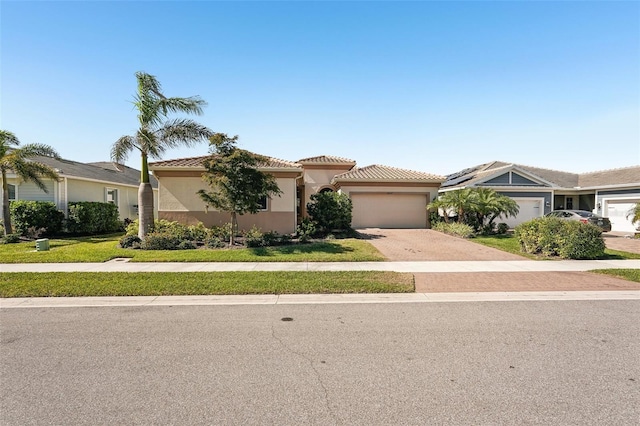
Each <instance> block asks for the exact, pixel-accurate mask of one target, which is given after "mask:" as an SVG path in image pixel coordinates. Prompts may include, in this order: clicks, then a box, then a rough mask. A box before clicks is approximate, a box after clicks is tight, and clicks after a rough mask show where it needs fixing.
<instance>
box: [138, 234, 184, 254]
mask: <svg viewBox="0 0 640 426" xmlns="http://www.w3.org/2000/svg"><path fill="white" fill-rule="evenodd" d="M182 241H184V240H183V239H181V238H180V237H178V236H176V235H172V234H163V233H158V232H151V233H149V234H147V235H146V236H145V237H144V240H142V243H141V244H140V248H142V249H143V250H179V249H180V243H182Z"/></svg>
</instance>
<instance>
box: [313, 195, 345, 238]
mask: <svg viewBox="0 0 640 426" xmlns="http://www.w3.org/2000/svg"><path fill="white" fill-rule="evenodd" d="M310 198H311V202H310V203H307V212H308V213H309V216H310V217H311V219H312V220H313V221H314V222H315V224H316V228H317V230H318V231H319V232H320V233H328V232H331V231H332V230H340V231H346V230H349V229H351V219H352V210H353V205H352V203H351V199H350V198H349V196H348V195H347V194H343V193H338V192H319V193H317V194H313V195H311V197H310Z"/></svg>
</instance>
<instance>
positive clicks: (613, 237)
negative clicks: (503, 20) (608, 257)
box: [602, 232, 640, 254]
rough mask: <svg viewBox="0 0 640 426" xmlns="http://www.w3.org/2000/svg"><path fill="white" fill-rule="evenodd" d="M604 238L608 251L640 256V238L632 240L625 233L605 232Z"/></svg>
mask: <svg viewBox="0 0 640 426" xmlns="http://www.w3.org/2000/svg"><path fill="white" fill-rule="evenodd" d="M602 236H603V237H604V243H605V244H606V246H607V248H608V249H611V250H620V251H626V252H629V253H638V254H640V238H631V237H630V235H629V233H623V232H605V233H603V234H602Z"/></svg>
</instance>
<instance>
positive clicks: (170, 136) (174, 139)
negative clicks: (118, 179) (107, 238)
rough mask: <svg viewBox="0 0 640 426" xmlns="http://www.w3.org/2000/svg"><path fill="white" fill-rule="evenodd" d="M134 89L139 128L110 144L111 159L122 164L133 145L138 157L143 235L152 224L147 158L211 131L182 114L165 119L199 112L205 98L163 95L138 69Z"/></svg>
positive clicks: (190, 142)
mask: <svg viewBox="0 0 640 426" xmlns="http://www.w3.org/2000/svg"><path fill="white" fill-rule="evenodd" d="M136 79H137V80H138V91H137V93H136V95H135V96H134V102H133V105H134V106H135V108H136V109H137V110H138V122H139V123H140V128H139V129H138V131H137V132H136V134H135V135H133V136H122V137H121V138H120V139H118V140H117V141H116V142H115V143H114V144H113V146H112V147H111V160H112V161H113V162H115V163H116V164H122V163H124V161H125V160H126V159H127V157H128V155H129V153H130V152H131V151H132V150H134V149H137V150H138V151H140V155H141V157H142V167H141V172H140V188H139V189H138V209H139V210H138V217H139V219H140V222H139V231H138V236H139V237H140V238H144V237H145V236H146V235H147V233H148V232H149V231H150V229H151V228H152V227H153V189H152V188H151V183H150V182H149V166H148V163H147V162H148V158H149V157H151V158H152V159H160V158H161V157H162V154H164V153H165V152H166V151H167V150H168V149H171V148H177V147H179V146H187V147H191V146H193V145H195V144H196V143H197V142H202V141H206V140H207V139H208V138H209V137H210V136H212V135H213V132H212V131H211V130H209V129H208V128H207V127H205V126H202V125H201V124H198V123H196V122H195V121H193V120H189V119H185V118H176V119H172V120H168V119H167V115H168V114H169V113H172V112H177V113H187V114H196V115H201V114H202V108H203V107H204V106H205V105H206V102H205V101H203V100H202V99H200V98H199V97H197V96H193V97H189V98H167V97H165V96H164V95H163V94H162V88H161V86H160V83H159V82H158V80H157V79H156V77H155V76H153V75H149V74H147V73H144V72H141V71H138V72H137V73H136Z"/></svg>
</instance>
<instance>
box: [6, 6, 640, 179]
mask: <svg viewBox="0 0 640 426" xmlns="http://www.w3.org/2000/svg"><path fill="white" fill-rule="evenodd" d="M136 71H145V72H147V73H150V74H152V75H155V76H156V77H157V78H158V80H159V81H160V83H161V84H162V88H163V91H164V94H165V95H167V96H180V97H186V96H195V95H198V96H200V97H201V98H202V99H204V100H205V101H206V102H207V103H208V105H207V107H206V108H205V110H204V114H203V115H202V116H199V117H198V116H196V117H193V118H194V119H195V120H197V121H198V122H199V123H201V124H203V125H205V126H208V127H209V128H211V129H212V130H214V131H216V132H223V133H227V134H229V135H239V144H240V147H241V148H244V149H248V150H251V151H254V152H258V153H260V154H264V155H268V156H272V157H275V158H281V159H285V160H289V161H296V160H299V159H302V158H307V157H313V156H317V155H335V156H340V157H346V158H349V159H353V160H355V161H357V163H358V166H361V167H362V166H366V165H369V164H383V165H387V166H393V167H399V168H404V169H411V170H418V171H423V172H428V173H435V174H439V175H447V174H451V173H454V172H456V171H459V170H461V169H464V168H467V167H471V166H474V165H478V164H482V163H486V162H490V161H494V160H499V161H506V162H513V163H518V164H524V165H529V166H534V167H544V168H550V169H555V170H564V171H569V172H575V173H582V172H588V171H596V170H603V169H612V168H618V167H626V166H632V165H638V164H640V2H638V1H626V2H625V1H589V2H571V1H557V2H554V1H527V2H524V1H496V2H489V1H473V2H457V1H441V2H431V1H414V2H385V1H381V2H368V1H355V2H339V1H327V2H303V1H298V2H286V1H285V2H269V1H260V2H214V1H192V2H168V1H167V2H159V1H158V2H154V1H140V2H133V1H113V2H107V1H77V2H56V1H48V2H43V1H26V2H25V1H6V0H2V1H1V2H0V129H3V130H9V131H11V132H13V133H15V134H16V136H17V137H18V138H19V139H20V141H21V142H22V143H23V144H24V143H34V142H38V143H45V144H49V145H51V146H53V147H54V148H55V149H57V150H58V152H59V153H60V154H61V156H62V157H63V158H66V159H69V160H74V161H80V162H91V161H108V160H109V159H110V149H111V146H112V145H113V143H114V142H115V141H116V140H117V139H118V138H119V137H120V136H123V135H129V134H134V133H135V131H136V128H137V124H138V123H137V118H136V111H135V110H134V108H133V105H132V100H133V96H134V94H135V91H136V81H135V73H136ZM207 153H208V144H207V143H202V144H201V145H198V146H197V147H192V148H182V149H177V150H171V151H169V152H167V153H166V155H165V156H164V159H172V158H182V157H192V156H199V155H206V154H207ZM127 164H128V165H130V166H131V167H135V168H138V169H139V168H140V156H139V154H138V153H137V152H132V153H131V155H130V157H129V159H128V161H127Z"/></svg>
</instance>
